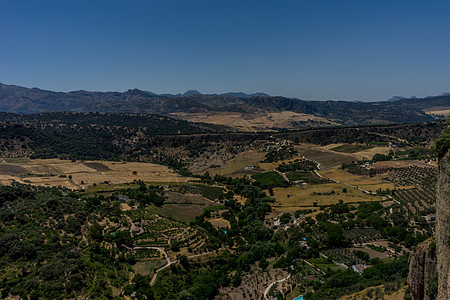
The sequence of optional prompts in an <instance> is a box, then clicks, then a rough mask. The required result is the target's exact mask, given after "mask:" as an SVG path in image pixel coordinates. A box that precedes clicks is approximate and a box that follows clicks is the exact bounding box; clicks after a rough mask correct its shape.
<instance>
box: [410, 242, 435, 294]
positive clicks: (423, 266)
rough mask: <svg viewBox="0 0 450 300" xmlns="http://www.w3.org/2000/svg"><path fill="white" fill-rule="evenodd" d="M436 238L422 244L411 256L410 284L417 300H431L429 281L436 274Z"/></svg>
mask: <svg viewBox="0 0 450 300" xmlns="http://www.w3.org/2000/svg"><path fill="white" fill-rule="evenodd" d="M435 245H436V244H435V241H434V239H428V240H426V241H425V242H423V243H422V244H420V245H419V246H418V247H417V249H416V251H415V252H414V253H413V254H411V255H410V257H409V275H408V285H409V288H410V290H411V295H412V296H413V298H414V299H415V300H422V299H423V300H430V297H429V296H428V295H427V290H428V281H429V279H430V278H431V277H432V276H433V275H435V274H436V266H437V259H436V248H435V247H436V246H435Z"/></svg>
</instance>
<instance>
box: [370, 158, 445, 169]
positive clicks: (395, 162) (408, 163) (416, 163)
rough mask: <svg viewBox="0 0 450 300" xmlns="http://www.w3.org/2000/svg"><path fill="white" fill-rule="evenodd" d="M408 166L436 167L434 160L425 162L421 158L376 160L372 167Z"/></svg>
mask: <svg viewBox="0 0 450 300" xmlns="http://www.w3.org/2000/svg"><path fill="white" fill-rule="evenodd" d="M409 166H418V167H437V163H436V162H431V163H426V162H425V161H423V160H391V161H378V162H376V163H375V164H374V165H373V167H374V168H389V167H393V168H404V167H409Z"/></svg>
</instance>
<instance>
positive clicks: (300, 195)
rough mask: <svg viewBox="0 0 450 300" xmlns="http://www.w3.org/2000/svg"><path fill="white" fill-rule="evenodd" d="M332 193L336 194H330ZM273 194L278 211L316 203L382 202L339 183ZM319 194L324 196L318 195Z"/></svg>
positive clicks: (282, 190) (278, 190) (303, 207)
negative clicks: (344, 191)
mask: <svg viewBox="0 0 450 300" xmlns="http://www.w3.org/2000/svg"><path fill="white" fill-rule="evenodd" d="M344 188H346V189H347V193H343V189H344ZM332 191H334V192H335V193H334V194H330V193H331V192H332ZM273 192H274V198H275V199H276V200H277V201H276V203H274V205H273V207H274V209H275V210H278V211H295V210H298V209H305V208H307V207H311V206H314V203H315V202H316V203H317V205H331V204H336V203H339V200H342V201H344V202H345V203H353V202H360V201H379V200H381V198H380V197H377V196H372V195H368V194H365V193H363V192H360V191H358V190H356V189H352V188H349V187H348V186H346V185H344V184H339V183H327V184H318V185H308V186H306V187H299V186H292V187H289V188H274V189H273ZM319 193H321V194H322V195H318V194H319Z"/></svg>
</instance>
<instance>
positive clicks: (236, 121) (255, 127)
mask: <svg viewBox="0 0 450 300" xmlns="http://www.w3.org/2000/svg"><path fill="white" fill-rule="evenodd" d="M172 115H173V116H176V117H177V118H180V119H183V120H186V121H190V122H204V123H210V124H214V125H226V126H230V127H233V128H236V129H238V130H240V131H249V132H255V131H272V130H271V129H270V128H273V127H280V128H290V129H292V128H293V126H292V123H293V122H306V121H315V122H323V123H327V124H329V125H340V124H339V123H336V122H333V121H330V120H327V119H325V118H321V117H316V116H314V115H310V114H304V113H296V112H293V111H282V112H272V113H267V112H264V111H257V112H253V113H240V112H210V113H206V114H195V113H173V114H172Z"/></svg>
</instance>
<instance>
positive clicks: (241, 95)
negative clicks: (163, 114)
mask: <svg viewBox="0 0 450 300" xmlns="http://www.w3.org/2000/svg"><path fill="white" fill-rule="evenodd" d="M146 92H147V93H148V94H149V95H151V96H160V97H187V96H192V95H205V94H202V93H200V92H199V91H197V90H188V91H186V92H185V93H183V94H156V93H153V92H150V91H146ZM208 95H214V96H227V95H228V96H234V97H237V98H251V97H256V96H267V97H270V95H269V94H266V93H253V94H246V93H243V92H228V93H223V94H208Z"/></svg>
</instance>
